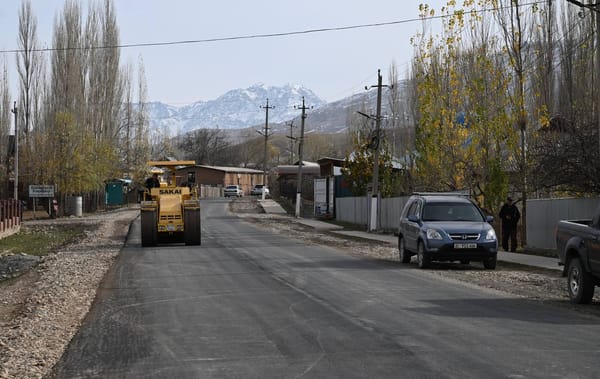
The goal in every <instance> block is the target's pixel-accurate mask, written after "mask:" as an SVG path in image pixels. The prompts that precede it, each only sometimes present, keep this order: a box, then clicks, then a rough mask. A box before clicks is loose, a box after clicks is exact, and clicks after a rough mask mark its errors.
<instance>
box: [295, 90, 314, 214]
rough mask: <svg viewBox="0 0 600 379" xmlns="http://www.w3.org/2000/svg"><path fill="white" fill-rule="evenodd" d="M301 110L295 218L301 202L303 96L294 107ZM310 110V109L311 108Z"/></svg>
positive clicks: (304, 107)
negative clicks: (300, 103)
mask: <svg viewBox="0 0 600 379" xmlns="http://www.w3.org/2000/svg"><path fill="white" fill-rule="evenodd" d="M294 108H296V109H301V110H302V117H301V122H300V137H299V138H300V141H299V143H298V182H297V183H296V218H298V217H300V210H301V204H300V203H301V201H302V159H303V158H302V148H303V147H304V120H305V119H306V110H307V109H309V108H308V107H306V105H304V96H302V106H301V107H296V106H294ZM311 108H312V107H311Z"/></svg>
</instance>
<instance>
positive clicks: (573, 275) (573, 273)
mask: <svg viewBox="0 0 600 379" xmlns="http://www.w3.org/2000/svg"><path fill="white" fill-rule="evenodd" d="M567 273H568V274H567V287H568V290H569V298H570V299H571V302H572V303H575V304H588V303H590V302H591V301H592V297H594V278H593V277H592V275H590V273H588V272H587V271H585V269H584V268H583V265H582V264H581V260H579V257H574V258H573V259H571V260H570V261H569V268H568V270H567Z"/></svg>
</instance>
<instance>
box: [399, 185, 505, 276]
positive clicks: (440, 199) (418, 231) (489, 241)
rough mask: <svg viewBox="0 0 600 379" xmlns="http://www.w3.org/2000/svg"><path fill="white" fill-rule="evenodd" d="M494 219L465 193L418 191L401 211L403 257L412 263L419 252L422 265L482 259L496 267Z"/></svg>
mask: <svg viewBox="0 0 600 379" xmlns="http://www.w3.org/2000/svg"><path fill="white" fill-rule="evenodd" d="M493 220H494V217H493V216H486V215H484V213H483V211H482V210H481V209H480V208H479V207H478V206H477V204H475V203H474V202H473V201H471V200H470V199H469V198H467V197H465V196H459V195H456V194H452V195H450V194H443V193H442V194H415V195H413V196H411V197H410V198H409V199H408V202H407V203H406V205H405V206H404V209H403V210H402V213H401V214H400V223H399V227H398V251H399V255H400V261H401V262H402V263H409V262H410V259H411V256H413V255H415V254H416V255H417V263H418V266H419V268H426V267H428V266H429V264H430V263H431V262H432V261H460V262H461V263H463V264H468V263H470V262H471V261H481V262H483V266H484V267H485V268H486V269H490V270H493V269H495V268H496V262H497V256H498V239H497V238H496V232H495V231H494V228H493V227H492V225H491V222H493Z"/></svg>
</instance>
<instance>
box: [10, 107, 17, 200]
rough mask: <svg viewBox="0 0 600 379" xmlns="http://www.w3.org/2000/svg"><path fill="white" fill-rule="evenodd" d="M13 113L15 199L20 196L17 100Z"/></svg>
mask: <svg viewBox="0 0 600 379" xmlns="http://www.w3.org/2000/svg"><path fill="white" fill-rule="evenodd" d="M11 112H12V113H14V114H15V160H14V162H15V188H14V194H13V197H14V198H15V200H17V199H18V198H19V128H18V127H17V113H18V110H17V102H16V101H15V106H14V107H13V109H12V110H11Z"/></svg>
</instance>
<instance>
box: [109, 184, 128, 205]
mask: <svg viewBox="0 0 600 379" xmlns="http://www.w3.org/2000/svg"><path fill="white" fill-rule="evenodd" d="M130 182H131V181H130V180H128V179H113V180H109V181H107V182H106V185H105V188H104V191H105V193H106V200H105V204H106V206H107V207H119V206H122V205H124V204H125V194H126V193H127V192H128V190H129V183H130Z"/></svg>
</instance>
